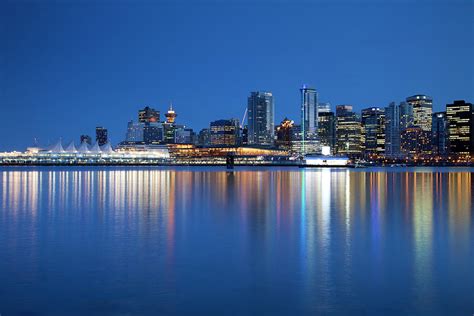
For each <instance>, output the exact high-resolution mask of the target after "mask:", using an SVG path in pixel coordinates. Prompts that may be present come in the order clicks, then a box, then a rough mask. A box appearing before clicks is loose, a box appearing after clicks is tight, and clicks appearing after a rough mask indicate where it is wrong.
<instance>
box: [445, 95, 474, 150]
mask: <svg viewBox="0 0 474 316" xmlns="http://www.w3.org/2000/svg"><path fill="white" fill-rule="evenodd" d="M446 117H447V120H448V135H449V136H448V139H449V152H450V153H452V154H459V155H472V154H474V107H473V105H472V104H471V103H466V101H464V100H459V101H454V102H453V103H452V104H447V105H446Z"/></svg>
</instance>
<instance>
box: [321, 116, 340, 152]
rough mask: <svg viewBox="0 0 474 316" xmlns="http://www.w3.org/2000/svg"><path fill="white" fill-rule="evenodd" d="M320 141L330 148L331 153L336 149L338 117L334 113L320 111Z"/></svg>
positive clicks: (322, 144)
mask: <svg viewBox="0 0 474 316" xmlns="http://www.w3.org/2000/svg"><path fill="white" fill-rule="evenodd" d="M318 139H319V142H320V145H321V147H322V146H328V147H330V151H331V153H334V152H335V147H336V117H335V116H334V112H331V111H326V109H325V110H324V111H322V112H321V111H320V112H319V114H318Z"/></svg>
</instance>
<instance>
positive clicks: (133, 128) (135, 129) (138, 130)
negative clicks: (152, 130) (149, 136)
mask: <svg viewBox="0 0 474 316" xmlns="http://www.w3.org/2000/svg"><path fill="white" fill-rule="evenodd" d="M144 125H145V124H144V123H136V122H134V121H129V122H128V124H127V134H126V136H125V141H126V142H142V141H143V129H144Z"/></svg>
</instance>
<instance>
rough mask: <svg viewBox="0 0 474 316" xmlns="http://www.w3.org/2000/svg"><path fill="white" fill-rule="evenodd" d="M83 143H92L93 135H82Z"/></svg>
mask: <svg viewBox="0 0 474 316" xmlns="http://www.w3.org/2000/svg"><path fill="white" fill-rule="evenodd" d="M82 143H87V144H89V145H91V144H92V137H90V136H89V135H81V144H82Z"/></svg>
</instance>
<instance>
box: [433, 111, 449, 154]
mask: <svg viewBox="0 0 474 316" xmlns="http://www.w3.org/2000/svg"><path fill="white" fill-rule="evenodd" d="M431 136H432V152H433V154H435V155H437V156H443V155H446V154H447V152H448V143H447V141H448V120H447V118H446V112H436V113H433V119H432V127H431Z"/></svg>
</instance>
